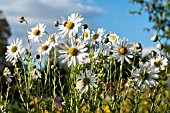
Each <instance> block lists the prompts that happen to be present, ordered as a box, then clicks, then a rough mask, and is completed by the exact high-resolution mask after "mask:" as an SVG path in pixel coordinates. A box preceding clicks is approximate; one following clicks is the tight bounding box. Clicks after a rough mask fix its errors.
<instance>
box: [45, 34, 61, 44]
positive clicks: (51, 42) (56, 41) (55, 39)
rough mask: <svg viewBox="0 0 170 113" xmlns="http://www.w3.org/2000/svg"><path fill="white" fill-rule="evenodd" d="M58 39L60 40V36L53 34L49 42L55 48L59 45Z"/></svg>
mask: <svg viewBox="0 0 170 113" xmlns="http://www.w3.org/2000/svg"><path fill="white" fill-rule="evenodd" d="M58 38H59V35H57V34H56V33H53V34H51V35H50V36H49V38H48V42H50V44H51V46H52V47H55V46H57V45H58Z"/></svg>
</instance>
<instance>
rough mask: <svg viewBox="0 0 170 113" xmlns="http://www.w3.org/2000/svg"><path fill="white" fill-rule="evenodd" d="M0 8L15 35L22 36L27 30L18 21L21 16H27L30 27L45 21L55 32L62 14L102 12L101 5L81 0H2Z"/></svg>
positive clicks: (93, 13)
mask: <svg viewBox="0 0 170 113" xmlns="http://www.w3.org/2000/svg"><path fill="white" fill-rule="evenodd" d="M0 10H3V11H4V14H5V16H6V18H7V20H8V22H9V25H10V26H11V29H12V34H13V37H20V36H21V35H20V34H22V32H25V31H24V29H23V26H22V25H20V24H19V23H18V17H20V16H24V17H25V19H26V20H27V21H28V23H29V25H30V27H33V26H35V24H37V23H39V22H43V23H45V24H46V25H47V28H49V30H50V32H54V31H56V28H54V27H53V22H54V20H56V19H57V20H61V18H60V17H61V16H64V17H67V16H69V15H70V14H71V13H77V12H78V13H79V14H80V15H82V16H83V17H87V18H88V17H90V18H95V17H96V16H97V15H99V14H100V13H101V12H102V9H101V8H99V7H94V6H91V5H88V4H86V5H83V4H82V3H81V2H80V1H79V2H74V1H73V0H2V1H1V3H0ZM89 21H92V22H93V21H94V20H89ZM89 23H90V22H89ZM24 28H25V27H24ZM25 30H26V29H25ZM47 30H48V29H47ZM23 37H26V36H23ZM10 40H11V39H10Z"/></svg>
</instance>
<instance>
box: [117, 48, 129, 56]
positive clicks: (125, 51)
mask: <svg viewBox="0 0 170 113" xmlns="http://www.w3.org/2000/svg"><path fill="white" fill-rule="evenodd" d="M127 52H128V50H127V48H125V47H121V48H119V53H120V54H122V55H125V54H126V53H127Z"/></svg>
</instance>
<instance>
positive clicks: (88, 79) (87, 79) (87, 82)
mask: <svg viewBox="0 0 170 113" xmlns="http://www.w3.org/2000/svg"><path fill="white" fill-rule="evenodd" d="M83 82H84V84H85V85H88V84H89V83H90V78H88V77H86V78H84V79H83Z"/></svg>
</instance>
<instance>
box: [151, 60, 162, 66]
mask: <svg viewBox="0 0 170 113" xmlns="http://www.w3.org/2000/svg"><path fill="white" fill-rule="evenodd" d="M160 63H161V62H160V60H155V61H154V62H153V64H154V66H155V67H159V66H160Z"/></svg>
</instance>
